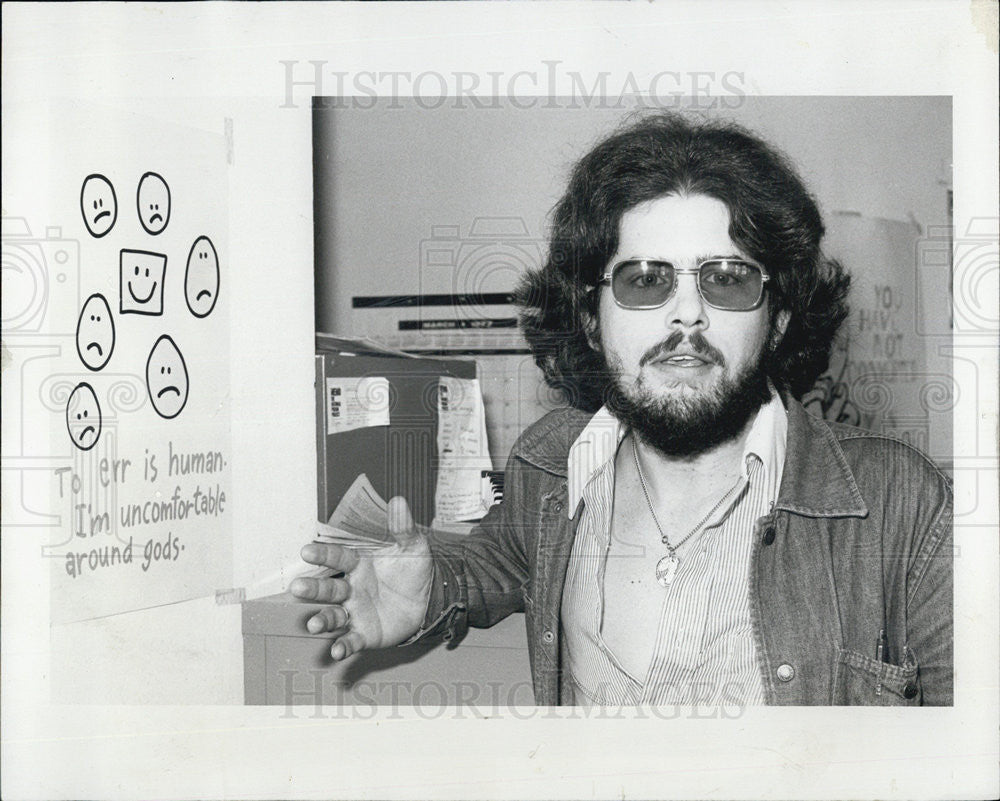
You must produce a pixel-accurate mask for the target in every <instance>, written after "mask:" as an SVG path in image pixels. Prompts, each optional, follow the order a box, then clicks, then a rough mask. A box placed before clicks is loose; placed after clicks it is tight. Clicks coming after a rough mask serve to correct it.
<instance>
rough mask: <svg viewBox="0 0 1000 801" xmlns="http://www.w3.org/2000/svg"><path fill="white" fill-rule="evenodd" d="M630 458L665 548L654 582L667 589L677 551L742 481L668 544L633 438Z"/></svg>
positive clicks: (633, 438) (671, 577) (672, 577)
mask: <svg viewBox="0 0 1000 801" xmlns="http://www.w3.org/2000/svg"><path fill="white" fill-rule="evenodd" d="M631 439H632V458H633V459H635V469H636V472H637V473H638V474H639V483H640V484H641V485H642V494H643V495H645V496H646V505H647V506H648V507H649V514H650V515H651V516H652V518H653V522H654V523H655V524H656V529H657V531H659V532H660V542H662V543H663V544H664V545H666V546H667V555H666V556H664V557H663V558H662V559H660V561H659V562H657V563H656V580H657V581H658V582H659V584H660V586H661V587H669V586H670V582H672V581H673V580H674V574H675V573H676V572H677V566H678V565H680V563H681V560H680V559H678V558H677V549H678V548H680V547H681V546H682V545H683V544H684V543H685V542H687V541H688V540H689V539H691V538H692V537H693V536H694V535H695V534H697V533H698V532H699V531H700V530H701V527H702V526H704V525H705V523H707V522H708V519H709V518H710V517H711V516H712V515H714V514H715V513H716V511H717V510H718V508H719V507H720V506H722V504H723V503H724V502H725V500H726V498H728V497H729V496H730V495H732V494H733V492H734V491H735V489H736V488H737V487H738V486H739V485H740V484H741V483H742V479H740V480H738V481H737V482H736V483H735V484H734V485H733V486H732V488H731V489H730V490H729V491H728V492H727V493H726V494H725V495H723V496H722V497H721V498H719V502H718V503H716V504H715V506H713V507H712V508H711V510H710V511H709V513H708V514H707V515H705V516H704V517H703V518H702V519H701V520H700V521H698V525H696V526H695V527H694V528H693V529H691V531H689V532H688V533H687V535H686V536H685V537H684V538H683V539H681V540H680V541H679V542H678V543H677V544H676V545H671V544H670V539H669V537H667V535H666V534H664V533H663V527H662V526H661V525H660V521H659V520H658V519H657V517H656V512H655V511H654V510H653V502H652V501H651V500H649V490H648V489H646V479H645V478H644V477H643V475H642V468H641V467H640V466H639V451H638V449H637V448H636V445H635V437H634V436H633V437H632V438H631Z"/></svg>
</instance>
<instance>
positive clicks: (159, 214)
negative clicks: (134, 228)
mask: <svg viewBox="0 0 1000 801" xmlns="http://www.w3.org/2000/svg"><path fill="white" fill-rule="evenodd" d="M135 203H136V207H137V209H138V211H139V222H140V223H142V227H143V228H144V229H145V231H146V233H147V234H152V235H153V236H156V235H157V234H159V233H162V232H163V229H164V228H166V227H167V223H168V222H170V187H169V186H167V182H166V181H164V180H163V178H162V177H161V176H159V175H157V174H156V173H155V172H147V173H143V175H142V178H140V179H139V190H138V191H137V192H136V193H135Z"/></svg>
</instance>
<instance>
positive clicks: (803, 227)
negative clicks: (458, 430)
mask: <svg viewBox="0 0 1000 801" xmlns="http://www.w3.org/2000/svg"><path fill="white" fill-rule="evenodd" d="M822 235H823V225H822V221H821V219H820V215H819V212H818V210H817V207H816V204H815V202H814V201H813V200H812V198H811V197H810V196H809V194H808V192H807V191H806V189H805V187H804V186H803V185H802V182H801V181H800V179H799V178H798V177H797V175H796V174H795V172H794V170H793V169H792V168H791V167H790V165H789V164H788V163H787V162H786V161H785V159H784V158H783V157H782V156H781V155H779V154H778V153H776V152H775V151H774V150H773V149H771V148H770V147H769V146H768V145H766V144H765V143H763V142H761V141H760V140H759V139H757V138H756V137H754V136H753V135H751V134H750V133H748V132H746V131H744V130H743V129H741V128H739V127H737V126H733V125H728V124H719V123H700V124H696V123H692V122H690V121H687V120H685V119H684V118H683V117H681V116H679V115H674V114H663V115H659V116H654V117H649V118H646V119H644V120H640V121H639V122H636V123H633V124H632V125H630V126H629V127H627V128H624V129H623V130H621V131H619V132H617V133H616V134H614V135H612V136H611V137H609V138H608V139H606V140H605V141H604V142H602V143H600V144H599V145H598V146H597V147H595V148H594V150H593V151H591V152H590V153H589V154H588V155H587V156H585V157H584V158H583V159H582V160H581V162H580V163H579V164H578V165H577V167H576V168H575V170H574V172H573V175H572V177H571V180H570V185H569V187H568V190H567V192H566V194H565V196H564V197H563V198H562V200H561V201H560V202H559V204H558V205H557V207H556V209H555V214H554V231H553V238H552V243H551V246H550V251H549V257H548V260H547V262H546V264H545V265H544V267H543V268H542V269H541V270H540V271H538V272H537V273H533V274H531V275H529V276H528V277H527V278H526V279H525V282H524V284H523V286H522V287H521V291H520V299H521V303H522V307H523V312H522V325H523V330H524V333H525V336H526V338H527V340H528V342H529V344H530V345H531V347H532V350H533V353H534V355H535V359H536V362H537V363H538V365H539V366H540V367H541V369H542V370H543V372H544V374H545V377H546V380H547V381H548V382H549V383H550V384H551V385H553V386H556V387H559V388H561V389H562V390H564V391H565V392H566V394H567V396H568V398H569V401H570V406H569V408H567V409H563V410H559V411H556V412H553V413H551V414H549V415H547V416H546V417H544V418H543V419H542V420H540V421H539V422H537V423H536V424H534V425H533V426H531V427H530V428H529V429H528V430H527V431H526V432H525V433H524V434H523V435H522V436H521V437H520V439H519V440H518V442H517V444H516V445H515V446H514V448H513V451H512V453H511V456H510V460H509V462H508V465H507V470H506V475H505V497H504V500H503V502H502V503H501V504H500V505H499V506H497V507H494V508H493V509H492V510H491V511H490V513H489V514H488V515H487V516H486V517H485V518H484V519H483V521H482V523H481V524H480V526H479V527H478V528H477V529H476V530H475V531H474V532H473V533H472V534H471V535H470V536H469V537H467V538H465V539H449V538H444V537H441V536H439V535H437V534H435V535H432V536H427V534H426V533H425V532H421V531H418V530H416V528H415V527H414V525H413V523H412V520H411V518H410V515H409V512H408V510H407V507H406V504H405V501H403V500H402V499H400V498H396V499H393V500H392V501H391V503H390V528H391V531H392V533H393V535H394V537H395V539H396V545H395V546H393V547H392V548H391V549H389V550H388V551H387V552H383V553H379V554H378V555H377V556H374V557H373V556H368V555H363V554H359V553H358V552H355V551H349V550H345V549H342V548H338V547H336V546H320V545H309V546H306V547H305V548H304V549H303V556H304V558H305V559H306V560H307V561H309V562H311V563H313V564H317V565H326V566H328V567H330V568H333V569H334V570H337V571H342V572H343V574H344V575H343V576H342V577H339V578H329V579H299V580H296V582H294V584H293V586H292V592H293V593H294V594H295V595H297V596H298V597H300V598H303V599H308V600H319V601H322V602H327V603H329V604H330V606H328V607H327V608H325V609H324V610H323V611H322V612H320V613H319V614H317V615H315V616H314V617H312V618H311V619H310V620H309V621H308V624H307V628H308V630H309V631H310V632H312V633H317V634H318V633H328V634H330V635H332V636H333V637H334V638H335V641H334V643H333V645H332V647H331V654H332V656H333V658H334V659H342V658H345V657H346V656H348V655H350V654H352V653H354V652H356V651H358V650H361V649H364V648H379V647H386V646H390V645H395V644H398V643H402V642H404V641H407V640H409V639H412V638H417V637H425V636H435V635H441V636H443V637H444V638H445V639H452V638H457V637H461V636H462V634H463V633H464V631H465V628H466V627H467V626H468V625H473V626H489V625H492V624H493V623H495V622H497V621H498V620H500V619H502V618H503V617H505V616H506V615H508V614H510V613H511V612H514V611H520V610H524V611H525V612H526V620H527V630H528V644H529V652H530V659H531V667H532V675H533V682H534V689H535V700H536V703H538V704H556V703H575V704H614V705H620V704H634V703H653V704H665V703H671V704H675V703H680V704H695V703H699V704H705V703H709V704H727V705H731V704H759V703H768V704H878V705H881V704H886V705H888V704H920V703H924V704H950V703H951V700H952V583H951V573H952V565H951V552H952V548H951V490H950V484H949V481H948V479H947V478H946V477H945V476H944V475H942V474H941V472H940V471H939V470H937V468H936V467H935V466H934V465H933V464H932V463H931V462H930V461H928V460H927V459H926V458H925V457H924V456H923V455H922V454H920V453H919V452H917V451H915V450H914V449H912V448H910V447H909V446H907V445H905V444H903V443H901V442H898V441H896V440H893V439H891V438H888V437H884V436H881V435H878V434H873V433H870V432H866V431H862V430H859V429H855V428H851V427H848V426H844V425H838V424H830V423H826V422H823V421H820V420H817V419H815V418H812V417H810V416H809V415H807V414H806V413H805V412H804V410H803V408H802V406H801V405H800V404H799V403H798V401H797V399H798V398H800V397H801V396H802V394H803V393H804V392H805V391H806V390H808V389H809V388H810V387H811V386H812V384H813V383H814V381H815V380H816V378H817V377H818V376H819V375H820V373H822V371H823V370H824V369H825V368H826V367H827V363H828V358H829V352H830V347H831V343H832V340H833V337H834V335H835V334H836V332H837V330H838V328H839V326H840V325H841V323H842V322H843V320H844V318H845V317H846V315H847V305H846V297H847V291H848V285H849V280H848V277H847V275H846V274H845V273H844V271H843V269H842V268H841V266H840V265H839V264H837V263H836V262H834V261H831V260H829V259H826V258H825V257H824V256H823V255H822V253H821V251H820V240H821V238H822Z"/></svg>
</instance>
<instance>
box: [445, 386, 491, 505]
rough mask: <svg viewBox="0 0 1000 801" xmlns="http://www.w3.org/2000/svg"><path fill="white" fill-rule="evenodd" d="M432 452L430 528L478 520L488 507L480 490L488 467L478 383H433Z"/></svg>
mask: <svg viewBox="0 0 1000 801" xmlns="http://www.w3.org/2000/svg"><path fill="white" fill-rule="evenodd" d="M437 449H438V459H439V461H438V478H437V489H436V491H435V495H434V510H435V514H434V524H435V525H437V524H447V523H455V522H458V521H461V520H479V519H480V518H481V517H482V516H483V515H485V514H486V511H487V510H488V509H489V508H490V506H491V505H492V503H493V498H492V493H485V492H484V490H483V472H484V471H489V470H491V469H492V462H491V461H490V450H489V442H488V441H487V436H486V411H485V407H484V406H483V394H482V391H481V389H480V386H479V379H476V378H472V379H468V378H453V377H451V376H441V378H440V379H439V383H438V433H437Z"/></svg>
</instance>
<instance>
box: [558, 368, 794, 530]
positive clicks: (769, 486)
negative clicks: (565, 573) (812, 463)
mask: <svg viewBox="0 0 1000 801" xmlns="http://www.w3.org/2000/svg"><path fill="white" fill-rule="evenodd" d="M769 386H770V383H769ZM770 389H771V400H770V401H768V402H767V403H766V404H764V405H763V406H762V407H761V408H760V410H759V411H758V412H757V414H756V416H755V417H754V421H753V425H752V426H751V427H750V432H749V434H748V435H747V440H746V444H745V445H744V448H743V458H742V459H741V460H740V471H741V475H742V476H744V477H746V476H747V459H749V458H751V457H756V458H757V459H759V460H760V462H761V464H762V466H763V469H764V481H765V487H766V490H767V497H768V498H769V499H770V501H771V502H772V503H773V502H774V500H775V498H776V497H777V494H778V488H779V487H780V486H781V477H782V472H783V470H784V466H785V447H786V440H787V436H788V416H787V413H786V412H785V407H784V405H783V404H782V402H781V398H780V396H779V395H778V393H777V391H776V390H775V389H774V387H773V386H770ZM627 433H628V429H627V428H626V427H625V425H623V424H622V422H621V421H620V420H618V419H617V418H616V417H615V416H614V415H613V414H611V412H610V411H609V410H608V408H607V407H606V406H602V407H601V408H600V409H599V410H598V411H597V413H596V414H595V415H594V416H593V417H592V418H591V419H590V422H589V423H587V425H586V427H585V428H584V429H583V431H582V432H580V436H579V437H577V438H576V441H575V442H574V443H573V444H572V445H571V446H570V449H569V456H568V458H567V460H566V475H567V485H568V486H567V489H568V492H569V503H568V504H567V509H566V511H567V514H568V516H569V517H570V518H571V519H572V517H573V516H574V514H575V513H576V508H577V506H578V505H579V503H580V499H581V498H582V497H583V489H584V487H586V486H587V484H589V483H590V481H591V480H592V479H593V478H594V475H595V474H596V473H597V471H598V470H600V469H601V468H602V467H603V466H604V465H605V464H606V463H607V462H608V461H609V460H611V459H614V457H615V454H616V453H617V452H618V446H619V445H620V444H621V441H622V439H623V438H624V437H625V435H626V434H627Z"/></svg>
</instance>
